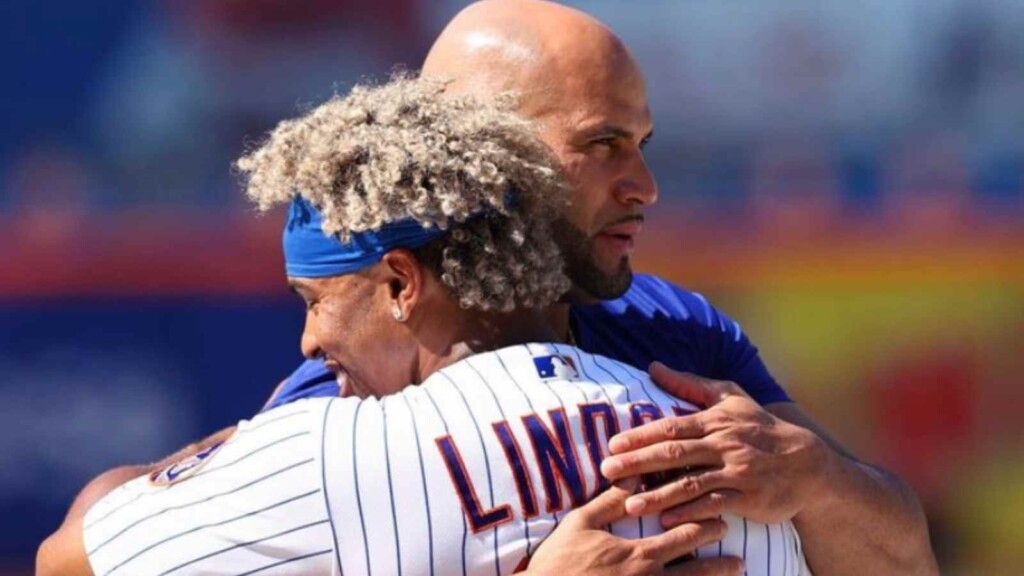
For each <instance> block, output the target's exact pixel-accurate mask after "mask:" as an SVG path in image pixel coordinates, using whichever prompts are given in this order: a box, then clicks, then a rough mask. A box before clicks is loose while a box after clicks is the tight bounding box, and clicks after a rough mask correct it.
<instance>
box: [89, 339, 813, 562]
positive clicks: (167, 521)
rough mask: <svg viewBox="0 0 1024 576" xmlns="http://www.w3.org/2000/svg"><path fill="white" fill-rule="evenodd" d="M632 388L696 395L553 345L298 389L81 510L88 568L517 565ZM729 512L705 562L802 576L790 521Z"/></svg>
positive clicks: (627, 527) (622, 528) (588, 475)
mask: <svg viewBox="0 0 1024 576" xmlns="http://www.w3.org/2000/svg"><path fill="white" fill-rule="evenodd" d="M556 365H557V367H558V368H557V370H554V368H552V366H556ZM543 366H547V368H543ZM552 370H554V372H552ZM553 373H557V374H558V375H557V376H554V375H552V374H553ZM637 398H640V399H642V400H641V402H642V403H643V404H645V405H646V404H648V403H650V404H654V405H655V406H658V407H660V409H661V411H662V412H665V413H671V408H672V407H673V406H677V405H679V406H683V407H684V408H692V407H689V405H685V403H682V404H681V403H680V402H679V401H677V400H676V399H674V398H671V397H669V396H667V395H665V394H664V393H663V392H661V391H660V389H658V388H656V387H654V386H653V384H652V383H651V382H650V381H649V379H648V378H647V376H646V375H645V374H643V373H642V372H639V371H637V370H635V369H633V368H630V367H628V366H626V365H624V364H620V363H618V362H615V361H612V360H609V359H606V358H598V357H594V356H592V355H589V354H586V353H583V352H581V351H579V350H577V349H575V348H573V347H569V346H562V345H546V344H530V345H521V346H516V347H512V348H507V349H504V350H501V351H498V352H494V353H487V354H479V355H476V356H473V357H471V358H469V359H467V360H464V361H461V362H457V363H455V364H453V365H451V366H449V367H447V368H445V369H444V370H441V371H439V372H438V373H436V374H434V375H433V376H431V377H430V378H428V379H427V380H426V381H425V382H424V383H422V384H421V385H419V386H414V387H410V388H408V389H406V390H405V391H403V392H402V393H400V394H397V395H394V396H389V397H386V398H383V399H379V400H376V399H367V400H359V399H355V398H345V399H339V398H334V399H317V400H309V401H299V402H296V403H295V404H293V405H289V406H284V407H281V408H277V409H274V410H271V411H269V412H266V413H265V414H262V415H260V416H258V417H257V418H255V419H254V420H253V421H252V422H243V423H242V424H241V425H240V428H239V432H238V433H237V434H236V435H235V437H233V438H232V439H230V440H229V441H228V442H227V443H225V444H224V445H223V446H221V447H220V448H219V449H218V450H217V451H215V452H213V453H212V455H211V456H210V457H209V458H208V459H207V460H203V461H202V465H203V466H204V468H202V469H198V468H197V469H196V472H195V473H193V474H192V476H191V477H187V470H186V472H184V473H183V476H181V477H182V478H185V479H183V480H180V481H178V482H177V483H174V484H172V485H170V486H157V485H153V484H151V483H150V482H149V480H148V479H147V478H140V479H137V480H135V481H132V482H130V483H128V484H127V485H125V486H124V487H123V488H122V489H119V490H115V491H113V492H112V493H111V494H110V495H108V496H107V497H106V498H104V499H103V500H101V502H100V503H98V504H97V505H96V506H95V507H94V508H93V509H92V510H90V512H89V514H88V515H87V517H86V525H87V526H88V527H87V528H86V530H85V541H86V546H87V549H88V550H89V551H90V562H91V563H92V564H93V567H94V570H95V572H96V574H98V575H99V576H106V575H108V574H114V575H115V576H120V575H125V576H128V575H132V576H134V575H141V576H148V575H163V576H166V575H173V576H183V575H187V574H214V575H219V574H225V575H227V574H231V575H242V574H268V575H269V574H275V575H296V576H297V575H299V574H332V575H335V576H337V575H340V574H342V573H344V574H345V576H362V575H370V574H377V575H380V576H383V575H391V574H394V575H399V574H400V575H402V576H420V575H424V576H425V575H428V574H429V575H433V574H435V573H446V574H450V573H456V574H457V573H461V574H463V576H492V575H495V574H498V575H500V574H507V573H511V571H512V569H513V568H514V567H515V566H516V565H517V564H518V563H519V562H520V561H521V560H522V559H524V558H526V557H528V556H529V555H530V554H532V553H533V551H534V548H535V547H536V545H537V542H539V541H541V540H542V539H543V538H544V537H545V536H546V535H547V534H549V533H550V532H551V530H553V529H554V528H555V527H556V526H557V525H558V522H559V518H560V516H562V515H564V514H565V513H566V512H567V511H568V508H561V509H549V506H554V507H557V506H559V504H558V503H559V502H561V503H562V504H561V505H562V506H569V505H570V503H571V502H572V499H571V498H570V496H572V497H575V498H578V497H579V495H580V494H587V495H590V494H593V493H594V492H595V490H596V489H597V487H598V486H599V484H600V478H599V476H598V474H599V472H598V471H597V470H595V468H594V466H593V458H597V457H598V452H602V453H603V454H607V438H606V437H605V436H604V435H606V432H607V430H609V429H611V428H609V424H608V422H607V421H605V423H604V424H603V425H602V424H594V423H593V422H601V420H600V419H605V418H609V417H613V420H614V421H615V422H617V423H618V425H619V428H620V429H626V428H628V427H629V426H630V423H631V410H632V405H633V403H634V399H637ZM602 403H604V404H607V405H608V407H607V409H605V408H601V410H598V411H594V410H593V409H592V407H593V406H594V405H595V404H598V405H600V404H602ZM583 405H586V406H590V407H591V408H590V409H588V410H587V411H584V412H581V410H580V408H579V407H580V406H583ZM602 414H603V415H602ZM583 418H597V420H594V421H593V422H591V423H590V424H589V425H588V427H587V428H586V429H584V426H583V422H582V419H583ZM494 423H501V426H500V430H502V434H503V436H501V437H500V438H499V436H498V434H497V432H496V430H497V429H495V428H493V427H492V426H491V425H492V424H494ZM587 434H590V436H589V437H588V436H587ZM595 435H596V437H595ZM439 439H443V443H440V444H439V443H438V441H439ZM502 442H505V443H506V444H505V445H504V446H503V444H502ZM588 442H589V444H588ZM444 443H446V444H444ZM509 443H511V444H509ZM442 444H444V445H445V446H447V447H448V448H446V449H445V450H448V451H447V452H445V451H444V450H442V449H441V446H442ZM512 444H514V446H512ZM588 446H590V448H588ZM506 448H507V450H506ZM499 455H500V457H499ZM541 455H543V458H544V459H545V460H544V461H543V462H541V461H540V460H538V458H539V457H541ZM453 458H454V460H453ZM208 461H209V465H208V466H207V462H208ZM513 462H515V463H516V464H515V465H516V467H517V468H516V470H518V471H519V472H517V473H516V474H518V475H516V474H513V468H512V463H513ZM520 464H521V466H520ZM183 470H185V469H184V468H183ZM517 482H521V483H522V485H517V484H516V483H517ZM546 490H557V491H559V492H560V494H555V495H552V494H549V493H547V492H545V491H546ZM553 496H554V497H553ZM532 502H536V503H537V506H536V507H534V506H533V504H532ZM527 504H529V507H527ZM545 504H546V505H545ZM527 508H528V509H530V510H532V511H534V513H535V515H532V516H530V517H524V509H527ZM506 510H507V512H506ZM470 516H472V518H473V520H474V523H473V526H476V527H477V531H476V532H473V531H471V530H470V522H469V521H468V518H469V517H470ZM485 518H486V520H483V519H485ZM723 520H725V521H726V522H727V523H729V525H730V527H731V528H732V530H730V532H729V534H728V535H727V537H726V538H725V539H724V540H723V541H722V542H720V543H715V544H711V545H708V546H706V547H704V548H702V549H701V550H699V552H698V553H699V555H700V556H701V557H706V556H716V555H723V554H725V555H737V556H742V557H744V558H745V559H746V561H747V574H750V575H754V576H800V575H802V574H805V573H806V572H805V563H804V562H803V558H802V552H801V549H800V541H799V537H798V535H797V534H796V532H795V531H794V530H793V527H792V525H791V524H789V523H785V524H781V525H771V526H767V525H764V524H758V523H754V522H749V521H747V520H745V519H742V518H735V517H732V516H728V515H726V516H723ZM424 525H425V526H424ZM460 526H461V530H460V529H459V528H460ZM609 529H610V530H614V533H615V534H616V535H619V536H625V537H638V536H640V535H641V534H650V533H652V532H653V531H658V530H660V526H659V524H658V521H657V519H656V518H653V517H648V518H642V519H633V518H626V519H623V520H620V521H619V522H616V523H615V524H614V525H613V526H611V527H609ZM791 559H792V561H791Z"/></svg>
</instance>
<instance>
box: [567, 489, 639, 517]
mask: <svg viewBox="0 0 1024 576" xmlns="http://www.w3.org/2000/svg"><path fill="white" fill-rule="evenodd" d="M639 485H640V479H639V478H627V479H625V480H622V481H621V482H616V483H615V484H613V485H612V486H611V487H610V488H608V489H607V490H605V491H604V492H602V493H600V494H598V495H597V496H596V497H595V498H594V499H593V500H591V501H590V502H587V503H586V504H584V505H583V506H580V507H579V508H577V509H575V510H573V511H572V512H571V513H570V516H572V517H574V518H575V519H576V521H578V522H580V523H581V525H582V526H583V527H586V528H598V527H601V526H606V525H608V524H611V523H612V522H615V521H616V520H618V519H620V518H624V517H625V516H626V507H625V503H626V499H627V498H629V497H630V496H631V495H632V494H633V492H635V491H636V488H637V486H639Z"/></svg>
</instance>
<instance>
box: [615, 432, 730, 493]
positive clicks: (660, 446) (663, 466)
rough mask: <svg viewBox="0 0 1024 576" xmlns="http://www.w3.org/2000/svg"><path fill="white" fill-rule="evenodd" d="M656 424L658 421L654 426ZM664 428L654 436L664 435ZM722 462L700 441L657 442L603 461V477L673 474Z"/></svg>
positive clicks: (717, 455) (710, 448)
mask: <svg viewBox="0 0 1024 576" xmlns="http://www.w3.org/2000/svg"><path fill="white" fill-rule="evenodd" d="M654 424H657V422H653V423H651V424H650V425H654ZM661 428H662V429H663V430H662V432H658V431H655V432H654V434H661V433H664V428H665V426H664V425H663V426H661ZM637 430H639V428H637ZM627 441H630V440H627ZM644 441H646V439H645V440H644ZM721 463H722V456H721V454H720V453H719V452H718V451H716V450H714V449H713V448H712V447H711V446H710V445H708V443H706V442H701V441H700V440H685V441H669V442H657V443H654V444H653V445H647V446H643V447H641V448H634V449H633V450H631V451H630V452H627V453H625V454H619V455H616V456H609V457H607V458H605V459H604V461H602V462H601V475H602V476H604V477H605V478H608V479H609V480H617V479H619V478H628V477H630V476H637V475H639V474H649V473H651V472H670V471H674V470H681V469H683V468H685V467H699V466H714V465H719V464H721Z"/></svg>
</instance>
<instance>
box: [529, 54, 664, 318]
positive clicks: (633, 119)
mask: <svg viewBox="0 0 1024 576" xmlns="http://www.w3.org/2000/svg"><path fill="white" fill-rule="evenodd" d="M620 69H621V70H620ZM554 86H555V88H553V89H552V90H551V91H549V92H548V94H549V95H553V94H557V96H552V97H551V100H552V101H556V102H557V105H548V106H545V108H544V109H542V110H538V111H537V112H536V117H537V118H538V119H539V120H540V124H541V138H542V139H543V140H544V141H545V143H546V144H548V146H549V147H550V148H551V149H552V150H553V151H554V153H555V155H556V156H557V157H558V159H559V161H560V162H561V165H562V167H563V169H564V171H565V174H566V176H567V177H568V179H569V180H570V182H571V184H572V186H573V194H572V196H571V205H570V206H569V208H568V210H567V211H566V214H565V218H564V219H562V221H561V222H560V226H559V229H558V235H559V238H558V240H559V244H560V246H561V248H562V251H563V253H564V254H565V258H566V264H567V267H568V273H569V277H570V278H571V279H572V281H573V285H574V288H573V293H572V298H573V300H574V301H584V302H587V301H594V300H607V299H612V298H618V297H619V296H621V295H622V294H623V293H625V291H626V290H627V289H628V288H629V285H630V282H631V280H632V270H631V268H630V255H631V254H632V252H633V247H634V241H635V238H636V236H637V234H638V233H639V232H640V228H641V224H642V222H643V215H642V210H643V208H644V206H646V205H648V204H652V203H654V202H655V201H656V200H657V198H658V187H657V184H656V183H655V181H654V177H653V176H652V175H651V173H650V171H649V170H648V168H647V164H646V163H645V162H644V158H643V147H644V145H645V144H646V143H647V140H648V139H649V138H650V137H651V134H652V122H651V115H650V111H649V109H648V106H647V92H646V88H645V86H644V83H643V78H642V77H641V76H640V73H639V70H637V69H636V68H635V65H633V64H632V62H631V61H628V62H620V63H619V65H614V64H608V65H605V66H603V67H602V66H595V67H593V68H591V69H590V70H589V71H587V72H581V73H580V74H576V75H573V76H571V77H569V78H568V79H566V80H565V81H564V83H563V84H557V85H554ZM524 112H525V113H526V114H527V115H531V110H530V109H529V107H527V108H526V109H525V110H524Z"/></svg>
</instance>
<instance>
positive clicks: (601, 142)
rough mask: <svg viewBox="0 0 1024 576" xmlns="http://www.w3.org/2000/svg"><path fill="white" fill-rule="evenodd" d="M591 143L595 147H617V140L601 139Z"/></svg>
mask: <svg viewBox="0 0 1024 576" xmlns="http://www.w3.org/2000/svg"><path fill="white" fill-rule="evenodd" d="M590 143H591V144H593V145H594V146H608V147H609V148H610V147H612V146H614V145H615V138H599V139H597V140H591V141H590Z"/></svg>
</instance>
